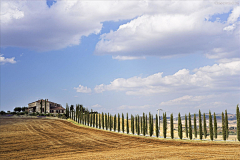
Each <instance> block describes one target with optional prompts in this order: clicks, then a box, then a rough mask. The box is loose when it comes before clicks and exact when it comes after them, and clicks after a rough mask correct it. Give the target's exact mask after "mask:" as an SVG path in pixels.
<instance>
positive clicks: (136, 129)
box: [135, 115, 138, 134]
mask: <svg viewBox="0 0 240 160" xmlns="http://www.w3.org/2000/svg"><path fill="white" fill-rule="evenodd" d="M135 133H136V134H137V133H138V119H137V115H135Z"/></svg>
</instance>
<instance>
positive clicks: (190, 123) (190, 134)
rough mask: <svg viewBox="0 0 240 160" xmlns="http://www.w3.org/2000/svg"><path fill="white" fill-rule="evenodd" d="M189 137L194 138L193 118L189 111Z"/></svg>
mask: <svg viewBox="0 0 240 160" xmlns="http://www.w3.org/2000/svg"><path fill="white" fill-rule="evenodd" d="M188 119H189V120H188V121H189V138H190V140H192V119H191V114H190V113H189V118H188Z"/></svg>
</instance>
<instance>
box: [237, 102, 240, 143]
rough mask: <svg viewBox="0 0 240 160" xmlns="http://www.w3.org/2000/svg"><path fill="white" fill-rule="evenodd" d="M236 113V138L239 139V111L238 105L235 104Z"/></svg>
mask: <svg viewBox="0 0 240 160" xmlns="http://www.w3.org/2000/svg"><path fill="white" fill-rule="evenodd" d="M236 115H237V117H236V118H237V139H238V141H240V117H239V116H240V111H239V107H238V105H237V108H236Z"/></svg>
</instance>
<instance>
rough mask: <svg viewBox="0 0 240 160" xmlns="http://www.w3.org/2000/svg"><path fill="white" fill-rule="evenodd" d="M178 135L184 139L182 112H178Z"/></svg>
mask: <svg viewBox="0 0 240 160" xmlns="http://www.w3.org/2000/svg"><path fill="white" fill-rule="evenodd" d="M178 136H179V138H180V139H182V119H181V114H180V112H179V113H178Z"/></svg>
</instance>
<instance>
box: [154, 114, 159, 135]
mask: <svg viewBox="0 0 240 160" xmlns="http://www.w3.org/2000/svg"><path fill="white" fill-rule="evenodd" d="M155 133H156V137H159V129H158V115H157V114H156V122H155Z"/></svg>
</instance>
